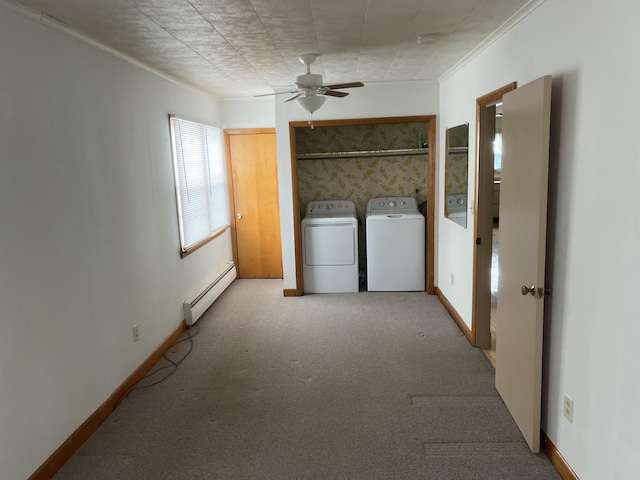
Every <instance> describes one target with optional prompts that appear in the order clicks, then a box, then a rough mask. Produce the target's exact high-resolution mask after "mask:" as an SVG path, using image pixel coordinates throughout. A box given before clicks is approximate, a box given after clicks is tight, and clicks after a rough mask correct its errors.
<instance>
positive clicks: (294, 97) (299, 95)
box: [284, 92, 304, 103]
mask: <svg viewBox="0 0 640 480" xmlns="http://www.w3.org/2000/svg"><path fill="white" fill-rule="evenodd" d="M289 93H297V92H289ZM302 95H304V92H300V93H298V94H297V95H294V96H293V97H291V98H288V99H287V100H285V101H284V103H287V102H290V101H291V100H295V99H296V98H298V97H301V96H302Z"/></svg>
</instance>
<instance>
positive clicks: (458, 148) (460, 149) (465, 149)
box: [449, 147, 469, 153]
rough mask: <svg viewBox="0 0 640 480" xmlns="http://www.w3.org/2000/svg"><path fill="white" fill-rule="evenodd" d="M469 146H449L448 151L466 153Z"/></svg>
mask: <svg viewBox="0 0 640 480" xmlns="http://www.w3.org/2000/svg"><path fill="white" fill-rule="evenodd" d="M467 152H469V147H449V153H467Z"/></svg>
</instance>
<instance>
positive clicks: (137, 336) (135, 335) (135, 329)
mask: <svg viewBox="0 0 640 480" xmlns="http://www.w3.org/2000/svg"><path fill="white" fill-rule="evenodd" d="M132 330H133V342H134V343H135V342H137V341H138V340H140V332H139V331H138V324H137V323H136V324H135V325H134V326H133V327H132Z"/></svg>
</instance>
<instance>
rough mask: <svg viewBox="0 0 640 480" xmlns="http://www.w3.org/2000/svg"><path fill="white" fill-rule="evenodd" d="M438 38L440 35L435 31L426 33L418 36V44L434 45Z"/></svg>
mask: <svg viewBox="0 0 640 480" xmlns="http://www.w3.org/2000/svg"><path fill="white" fill-rule="evenodd" d="M439 38H440V35H438V34H437V33H427V34H425V35H420V36H419V37H418V43H419V44H420V45H435V44H436V43H438V39H439Z"/></svg>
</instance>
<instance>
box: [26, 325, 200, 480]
mask: <svg viewBox="0 0 640 480" xmlns="http://www.w3.org/2000/svg"><path fill="white" fill-rule="evenodd" d="M186 329H187V327H186V322H185V321H184V320H183V321H182V322H180V324H179V325H178V326H177V327H176V328H175V329H174V330H173V331H172V332H171V333H170V334H169V336H168V337H167V338H165V339H164V340H163V341H162V343H160V345H158V346H157V347H156V349H155V350H154V351H153V352H151V355H149V356H148V357H147V358H146V360H144V361H143V362H142V363H141V364H140V365H139V366H138V367H137V368H136V369H135V370H134V371H133V372H132V373H131V375H129V376H128V377H127V379H126V380H125V381H124V382H122V384H121V385H120V386H119V387H118V388H116V390H115V391H114V392H113V393H112V394H111V395H110V396H109V398H107V400H106V401H105V402H104V403H103V404H102V405H100V407H98V409H97V410H96V411H95V412H93V413H92V414H91V415H89V418H87V419H86V420H85V421H84V422H83V423H82V424H81V425H80V426H79V427H78V428H77V429H76V430H75V432H73V433H72V434H71V435H70V436H69V438H67V439H66V440H65V441H64V442H63V443H62V445H60V446H59V447H58V448H57V449H56V451H55V452H53V453H52V454H51V456H50V457H49V458H47V460H45V462H44V463H43V464H42V465H40V467H39V468H38V469H37V470H36V471H35V472H33V474H32V475H31V476H30V477H29V480H49V479H51V478H52V477H53V476H54V475H55V474H56V472H57V471H58V470H60V468H62V466H63V465H64V464H65V463H66V462H67V461H68V460H69V459H70V458H71V457H72V456H73V454H74V453H75V452H76V451H77V450H78V449H79V448H80V447H81V446H82V444H83V443H84V442H86V441H87V439H88V438H89V437H90V436H91V435H92V434H93V432H95V431H96V430H97V429H98V427H99V426H100V425H101V424H102V422H104V421H105V420H106V419H107V417H108V416H109V415H111V412H113V411H114V410H115V409H116V406H117V403H118V400H121V397H123V396H124V394H125V393H126V392H127V390H129V389H130V388H131V387H132V386H133V385H134V384H135V383H136V382H139V381H140V380H141V379H142V377H144V376H145V375H146V374H147V372H148V371H149V370H151V368H152V367H153V366H154V365H155V364H156V363H157V362H158V360H160V358H161V357H162V355H163V354H164V352H165V351H166V350H167V349H168V348H169V347H170V346H171V345H173V344H174V343H175V341H176V340H178V338H180V335H182V334H183V333H184V331H185V330H186Z"/></svg>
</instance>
